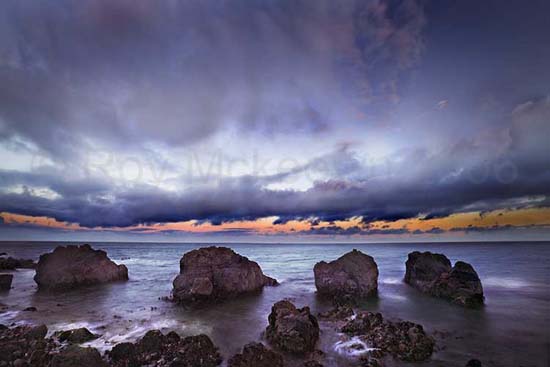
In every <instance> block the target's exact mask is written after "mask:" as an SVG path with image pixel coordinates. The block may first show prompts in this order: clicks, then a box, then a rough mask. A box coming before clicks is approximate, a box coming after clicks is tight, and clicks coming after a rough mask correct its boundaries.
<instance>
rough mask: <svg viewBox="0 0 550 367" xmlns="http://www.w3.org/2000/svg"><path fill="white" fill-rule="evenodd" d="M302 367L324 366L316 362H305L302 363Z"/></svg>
mask: <svg viewBox="0 0 550 367" xmlns="http://www.w3.org/2000/svg"><path fill="white" fill-rule="evenodd" d="M304 367H324V366H323V365H322V364H321V363H319V362H317V361H307V362H304Z"/></svg>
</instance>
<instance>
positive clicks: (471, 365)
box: [466, 359, 482, 367]
mask: <svg viewBox="0 0 550 367" xmlns="http://www.w3.org/2000/svg"><path fill="white" fill-rule="evenodd" d="M466 367H482V365H481V362H480V361H479V360H478V359H470V360H469V361H468V363H466Z"/></svg>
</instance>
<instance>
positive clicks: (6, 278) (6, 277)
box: [0, 274, 13, 291]
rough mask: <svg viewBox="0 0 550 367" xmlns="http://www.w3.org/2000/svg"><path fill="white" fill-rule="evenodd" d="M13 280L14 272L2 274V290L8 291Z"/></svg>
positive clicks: (0, 288)
mask: <svg viewBox="0 0 550 367" xmlns="http://www.w3.org/2000/svg"><path fill="white" fill-rule="evenodd" d="M12 281H13V275H12V274H0V291H7V290H9V289H11V282H12Z"/></svg>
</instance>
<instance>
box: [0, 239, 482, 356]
mask: <svg viewBox="0 0 550 367" xmlns="http://www.w3.org/2000/svg"><path fill="white" fill-rule="evenodd" d="M33 267H35V268H36V275H35V277H34V279H35V281H36V283H37V285H38V288H39V289H40V290H41V291H44V290H47V291H55V292H69V291H71V290H72V289H74V288H77V287H81V286H90V285H94V284H100V283H106V282H113V281H125V280H128V270H127V269H126V267H125V266H124V265H117V264H116V263H114V262H113V261H111V260H110V259H109V258H108V257H107V254H106V253H105V252H104V251H100V250H94V249H92V248H91V247H90V246H89V245H82V246H66V247H63V246H60V247H57V248H56V249H55V250H54V251H53V252H51V253H49V254H44V255H42V256H41V257H40V260H39V261H38V263H37V264H36V265H35V266H33ZM313 270H314V277H315V285H316V288H317V292H318V294H319V295H320V296H322V297H325V298H328V299H329V300H331V301H332V302H333V304H334V305H335V308H334V309H333V310H331V311H328V312H324V313H322V314H319V315H317V316H314V315H312V314H311V312H310V309H309V307H307V306H305V307H302V308H297V307H296V306H295V305H294V304H293V303H292V302H291V301H290V300H286V299H284V300H281V301H279V302H276V303H275V304H274V305H273V307H272V310H271V313H270V314H269V316H268V318H267V320H266V321H267V327H266V329H265V331H264V333H263V341H264V343H265V344H264V343H261V342H259V341H251V343H249V344H246V345H244V346H243V347H242V351H241V352H240V353H237V354H235V355H234V356H231V357H229V358H227V365H228V366H229V367H248V366H249V367H262V366H273V367H277V366H285V365H288V361H289V360H292V361H293V362H292V366H295V365H296V360H298V361H300V362H299V363H300V366H302V365H303V366H304V367H319V366H323V355H324V352H323V351H322V350H320V349H319V344H320V343H319V340H320V338H322V334H321V331H320V330H321V327H320V326H321V325H322V326H323V327H324V328H326V329H330V330H332V331H333V332H334V333H339V334H341V335H343V336H344V337H345V338H344V339H343V341H342V343H341V345H339V346H338V347H339V348H348V349H350V350H353V351H354V353H355V354H357V355H360V358H359V359H358V360H357V363H358V366H371V367H374V366H383V365H384V363H385V362H384V361H385V360H387V359H388V358H390V359H394V360H399V361H404V362H420V361H425V360H428V359H429V358H430V357H431V355H432V353H433V352H434V350H435V349H436V345H435V339H434V338H433V336H431V335H429V333H427V332H426V331H425V330H424V328H423V326H422V325H419V324H417V323H413V322H410V321H403V320H389V319H387V318H385V317H384V316H383V315H382V314H380V313H373V312H368V311H365V310H363V309H361V308H355V307H357V305H358V304H361V301H362V300H365V299H370V298H375V297H377V293H378V274H379V273H378V266H377V264H376V262H375V260H374V258H372V257H371V256H369V255H367V254H364V253H362V252H360V251H357V250H353V251H351V252H349V253H347V254H345V255H343V256H341V257H340V258H338V259H336V260H334V261H330V262H324V261H323V262H320V263H317V264H316V265H315V267H314V269H313ZM6 276H9V277H10V279H9V283H10V286H8V287H7V288H4V289H7V290H8V291H9V288H10V287H11V277H13V274H12V273H7V274H0V277H4V278H6ZM0 279H2V278H0ZM2 281H3V280H2ZM404 282H405V283H407V284H409V285H411V286H412V287H414V288H416V289H418V290H419V291H421V292H423V293H426V294H428V295H431V296H434V297H438V298H445V299H448V300H450V301H451V302H453V303H455V304H458V305H461V306H466V307H478V306H480V305H481V304H483V289H482V287H481V282H480V281H479V277H478V276H477V273H476V272H475V270H474V269H473V267H471V265H469V264H466V263H463V262H460V261H459V262H457V263H456V264H455V266H454V267H452V266H451V264H450V261H449V260H448V259H447V258H446V257H445V256H444V255H441V254H432V253H418V252H413V253H411V254H409V258H408V260H407V263H406V273H405V276H404ZM277 284H278V282H277V281H276V280H275V279H273V278H271V277H269V276H267V275H265V274H264V273H263V271H262V269H261V268H260V266H259V265H258V264H257V263H256V262H254V261H251V260H249V259H248V258H246V257H244V256H241V255H239V254H237V253H235V252H234V251H233V250H231V249H229V248H225V247H207V248H200V249H195V250H192V251H189V252H187V253H186V254H184V255H183V257H182V258H181V261H180V274H179V275H178V276H177V277H176V278H175V279H174V281H173V291H172V294H171V297H170V299H171V300H173V301H174V302H175V303H176V304H180V305H186V306H193V307H208V304H209V303H220V302H224V301H226V300H229V299H232V298H236V297H239V296H240V295H245V294H251V293H255V292H261V291H262V289H263V288H264V287H265V286H275V285H277ZM47 334H48V333H47V327H46V326H45V325H40V326H28V325H27V326H12V327H11V328H10V327H7V326H4V325H0V356H1V357H0V367H3V366H17V367H25V366H51V367H56V366H76V365H79V366H116V367H130V366H159V367H161V366H172V367H177V366H189V367H195V366H196V367H202V366H204V367H210V366H212V367H213V366H218V365H220V364H221V363H222V360H223V358H222V356H221V355H220V353H219V351H218V348H217V347H216V346H215V345H214V343H213V342H212V340H210V338H209V337H208V336H207V335H203V334H200V335H195V336H189V337H185V338H184V337H180V336H179V335H178V334H176V333H175V332H170V333H168V334H166V335H164V334H162V333H161V332H160V331H159V330H150V331H148V332H147V333H145V335H144V336H143V337H142V338H140V339H139V340H137V341H136V342H134V343H128V342H123V343H119V344H116V345H115V346H113V348H112V349H111V350H108V351H107V352H106V353H105V354H103V355H101V354H100V353H99V351H97V350H96V349H94V348H89V347H82V346H79V345H80V344H83V343H86V342H89V341H91V340H94V339H96V338H98V337H99V335H95V334H93V333H91V332H90V331H89V330H87V329H85V328H80V329H74V330H65V331H60V332H56V333H53V334H51V335H49V336H46V335H47ZM477 362H478V361H475V360H474V361H473V362H472V361H470V362H469V363H470V364H469V365H470V366H477V364H476V363H477ZM472 363H473V364H472Z"/></svg>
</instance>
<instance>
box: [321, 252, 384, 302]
mask: <svg viewBox="0 0 550 367" xmlns="http://www.w3.org/2000/svg"><path fill="white" fill-rule="evenodd" d="M313 272H314V274H315V286H316V287H317V292H318V293H319V294H320V295H322V296H327V297H330V298H332V299H333V300H334V301H336V302H337V303H348V302H354V301H357V300H360V299H363V298H366V297H369V296H372V295H375V294H376V293H377V290H378V266H377V265H376V262H375V261H374V259H373V258H372V257H371V256H369V255H366V254H364V253H362V252H361V251H358V250H353V251H351V252H348V253H347V254H345V255H343V256H342V257H340V258H338V259H337V260H334V261H331V262H329V263H327V262H324V261H321V262H319V263H317V264H315V267H314V268H313Z"/></svg>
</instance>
